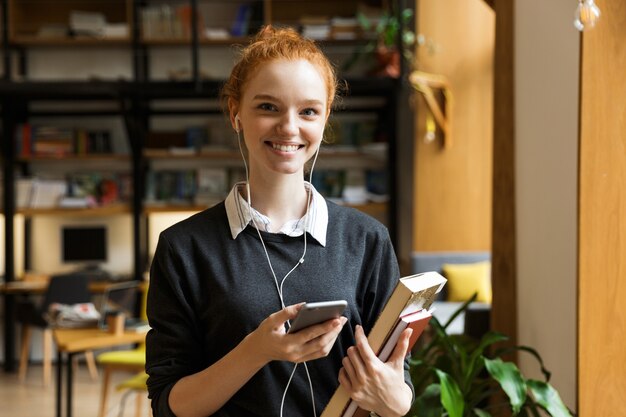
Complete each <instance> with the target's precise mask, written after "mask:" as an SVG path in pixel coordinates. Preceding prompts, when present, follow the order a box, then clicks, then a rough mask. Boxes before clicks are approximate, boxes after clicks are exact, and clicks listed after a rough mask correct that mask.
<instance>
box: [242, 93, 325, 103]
mask: <svg viewBox="0 0 626 417" xmlns="http://www.w3.org/2000/svg"><path fill="white" fill-rule="evenodd" d="M252 100H270V101H281V100H280V99H278V98H276V97H274V96H272V95H270V94H257V95H255V96H254V97H252ZM304 103H305V104H307V105H312V104H317V105H324V102H322V101H321V100H317V99H310V100H304Z"/></svg>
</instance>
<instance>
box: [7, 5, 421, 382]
mask: <svg viewBox="0 0 626 417" xmlns="http://www.w3.org/2000/svg"><path fill="white" fill-rule="evenodd" d="M394 1H397V2H398V4H400V3H404V2H403V1H401V0H394ZM45 2H48V3H49V4H47V6H46V7H41V4H42V0H0V6H1V7H0V15H1V16H2V21H1V22H0V28H4V29H6V30H3V31H2V32H1V33H0V35H1V36H2V51H1V54H0V56H2V57H3V60H2V62H3V68H2V69H3V70H2V72H1V73H2V74H3V78H2V79H1V80H0V112H1V117H2V127H1V129H2V130H1V134H2V137H1V138H2V141H1V143H2V148H1V150H2V188H3V193H2V195H3V197H2V200H3V204H2V207H3V208H2V210H3V213H4V215H5V231H7V232H6V233H5V236H4V239H5V253H4V259H5V280H6V281H13V280H15V279H17V278H18V277H16V276H15V265H14V261H13V259H14V250H13V248H12V244H8V243H9V242H13V238H14V236H13V226H14V217H15V216H16V215H18V214H19V215H23V216H25V218H26V219H27V220H26V223H27V224H28V222H29V220H28V219H34V218H37V217H38V216H71V217H77V218H85V219H88V218H100V217H102V218H104V217H108V216H120V215H124V216H130V217H131V219H132V221H131V224H132V226H131V227H132V233H131V234H132V241H133V243H132V252H133V254H132V274H133V275H134V276H142V275H143V273H144V271H145V268H146V267H147V264H148V261H149V250H148V246H149V245H148V229H149V217H150V216H151V215H153V214H166V213H187V212H194V211H200V210H202V209H204V208H205V207H206V206H207V205H206V204H198V203H197V202H195V201H194V200H193V199H190V200H189V201H186V202H184V203H181V202H180V201H178V202H176V203H172V202H169V201H159V202H156V203H155V204H153V202H150V201H149V199H148V198H147V190H146V188H147V186H148V185H149V184H147V181H148V179H149V176H150V175H151V172H154V171H158V170H174V171H175V170H181V169H187V167H192V169H199V168H200V167H214V168H219V169H226V170H236V169H240V168H242V165H241V162H240V155H239V152H238V150H236V149H233V148H231V149H229V148H217V147H214V148H211V147H210V146H209V147H206V148H202V149H200V150H197V151H196V150H193V151H189V150H188V149H186V150H182V151H181V152H179V153H176V151H174V152H172V151H171V150H170V149H169V148H168V147H165V148H158V147H157V148H153V147H151V146H149V145H150V140H151V134H152V133H154V132H157V133H158V132H160V131H162V130H163V129H162V126H167V125H170V124H172V123H174V124H176V123H178V127H177V128H176V129H178V130H177V132H176V133H178V134H179V135H180V134H184V132H185V126H197V122H196V121H195V120H198V119H199V118H202V119H205V120H210V121H211V123H212V124H213V125H216V124H217V123H220V122H218V120H219V121H221V122H222V123H224V116H223V115H222V114H221V109H220V108H219V103H218V102H217V97H218V93H219V89H220V86H221V83H222V80H223V79H224V77H225V73H224V72H223V71H222V72H220V71H216V73H214V74H209V76H205V75H204V72H205V71H206V70H207V69H208V70H210V69H212V68H213V66H219V65H222V66H224V68H221V69H222V70H223V69H226V70H228V68H227V67H228V63H229V62H232V60H231V59H230V58H232V56H233V51H234V49H235V48H236V47H237V45H241V44H245V43H246V42H247V40H248V37H247V36H230V37H228V38H225V39H216V38H213V39H211V38H209V37H207V36H206V34H205V32H202V33H199V29H200V27H199V25H197V24H196V25H194V24H190V32H187V34H185V35H184V36H182V37H169V38H168V37H152V38H151V37H146V36H145V33H144V32H143V26H144V21H142V13H143V12H144V9H145V8H146V7H147V6H149V5H151V4H162V2H156V1H151V0H147V1H141V2H140V1H139V0H113V1H109V2H104V1H97V2H94V1H88V0H55V1H54V2H53V1H52V0H45V1H44V3H45ZM171 3H172V5H189V6H190V7H191V9H190V11H191V13H193V11H194V10H195V12H196V13H198V14H199V15H200V16H202V17H203V19H204V20H203V22H204V24H203V26H204V29H207V28H210V27H212V28H222V29H226V30H228V29H231V27H232V24H233V19H234V17H235V16H236V14H237V12H238V10H239V8H240V7H241V5H242V4H249V5H250V6H254V7H256V8H257V9H258V10H260V11H261V17H262V19H261V23H273V24H283V25H285V24H287V25H301V23H302V21H303V17H305V16H306V15H309V13H308V10H309V9H311V5H313V4H314V5H315V8H314V10H315V11H316V15H318V16H319V15H325V16H337V17H342V18H348V17H351V16H352V17H354V15H355V13H356V10H357V8H358V4H359V2H358V1H356V0H348V1H346V2H336V1H326V0H322V1H319V0H318V1H315V2H313V1H291V0H289V1H287V0H280V1H277V0H263V1H251V0H240V1H227V0H222V1H220V0H217V1H215V0H211V1H203V2H198V1H197V0H190V1H189V2H188V3H186V2H174V1H172V2H171ZM369 3H371V2H369ZM37 5H39V6H40V7H35V6H37ZM83 6H84V7H83ZM35 9H38V10H35ZM218 9H219V10H218ZM72 10H81V11H85V12H93V13H99V14H101V15H103V16H104V17H105V20H106V22H107V23H112V24H114V25H118V28H117V30H118V32H116V33H118V35H119V30H121V29H120V28H119V25H126V28H127V32H128V33H127V35H124V36H108V37H89V36H85V35H83V36H69V35H65V36H51V35H49V34H48V35H46V36H41V35H40V29H41V27H42V25H55V24H56V25H61V24H67V23H68V22H69V20H68V19H69V16H70V13H71V11H72ZM3 11H5V13H2V12H3ZM218 11H219V12H218ZM48 12H49V13H48ZM191 22H193V20H192V21H191ZM194 34H195V35H194ZM365 40H366V36H364V35H363V34H357V35H355V36H354V37H347V38H344V39H335V38H333V37H329V38H326V39H323V40H321V41H320V42H321V45H322V48H323V49H325V50H326V51H327V52H329V56H331V58H333V57H335V56H339V55H341V54H343V55H346V54H347V53H349V52H350V51H352V50H353V48H354V47H355V46H356V45H359V44H362V43H363V42H365ZM94 51H95V52H94ZM100 51H101V52H102V53H103V54H110V55H106V56H107V57H109V56H112V57H119V61H120V62H123V63H124V64H125V65H127V67H128V68H125V69H124V71H123V74H125V75H124V76H118V75H116V74H115V73H113V74H112V75H107V76H101V75H97V76H92V75H91V74H89V73H86V72H81V73H78V72H75V73H74V72H72V71H70V70H73V69H74V67H88V64H89V62H84V63H82V62H81V60H80V57H81V56H82V54H88V53H90V54H94V53H99V52H100ZM38 54H41V55H43V56H44V57H46V58H50V59H51V60H52V59H53V58H55V57H57V56H58V57H60V58H59V59H60V60H68V57H77V58H76V60H75V61H71V62H73V63H74V64H75V65H74V64H72V63H71V62H70V63H65V62H61V63H60V66H61V67H62V68H63V71H60V70H59V71H58V72H59V73H62V74H63V77H62V78H55V79H50V78H49V77H47V75H46V74H44V73H42V71H45V66H44V69H43V70H42V67H41V64H40V62H42V61H43V60H42V58H40V57H38ZM168 54H172V55H168ZM90 56H93V55H90ZM172 56H174V57H176V58H178V57H182V61H181V65H183V64H184V65H185V67H186V68H187V70H188V71H187V73H186V74H185V75H184V76H181V77H174V78H171V77H168V76H164V75H163V74H166V71H163V70H159V65H161V64H162V63H163V62H165V63H167V62H168V61H176V59H172V58H171V57H172ZM216 56H217V57H218V58H215V57H216ZM107 60H108V58H107ZM217 61H219V62H217ZM225 63H226V64H225ZM218 64H219V65H218ZM54 65H55V64H54V63H53V62H51V63H50V67H54ZM107 68H108V67H107ZM107 68H104V69H103V70H102V71H103V72H104V71H105V70H107ZM42 74H43V75H42ZM66 74H67V77H66ZM75 74H77V75H75ZM74 75H75V76H74ZM341 75H342V76H345V79H346V81H347V84H348V86H349V89H348V92H347V94H346V97H344V98H343V100H341V103H340V106H339V107H338V108H337V109H336V110H335V111H334V114H335V116H336V118H337V120H338V121H340V122H342V121H343V124H344V125H345V124H349V123H354V120H359V118H361V119H363V120H369V121H372V120H373V121H374V123H375V125H376V126H377V127H376V129H377V130H378V131H377V133H376V134H378V135H383V136H385V137H384V138H378V139H375V140H374V141H380V142H384V143H386V145H385V146H384V147H382V148H377V147H376V146H370V147H369V148H368V146H360V145H358V146H353V145H354V144H351V145H350V146H349V147H344V146H342V145H340V144H338V143H331V144H327V145H324V147H323V150H322V151H321V153H320V158H319V160H318V163H317V165H316V173H318V172H320V173H321V172H323V171H325V170H326V171H333V170H343V169H350V170H355V171H359V170H360V171H364V170H378V171H385V172H387V177H386V178H385V179H384V180H382V181H383V182H384V183H385V184H386V186H387V191H386V192H387V193H388V195H389V198H388V200H387V201H382V202H379V201H362V202H359V203H355V202H343V204H347V205H349V206H352V207H355V208H357V209H359V210H362V211H364V212H365V213H368V214H370V215H372V216H374V217H376V218H377V219H379V220H381V221H383V222H384V223H386V224H387V225H388V227H389V228H390V234H391V236H392V239H393V240H394V243H396V242H398V241H401V240H402V239H403V237H402V235H405V236H406V235H410V234H411V233H412V231H411V227H409V226H407V224H410V221H408V220H407V219H408V218H409V216H410V202H409V204H408V208H407V201H410V199H411V195H412V194H411V193H412V186H411V185H410V184H409V182H410V181H411V180H409V179H407V177H408V176H409V175H408V173H412V167H407V166H397V164H396V161H397V160H399V159H401V157H406V155H410V154H412V144H411V143H409V141H412V133H411V130H410V128H406V129H405V128H404V127H403V128H402V129H399V128H398V124H399V123H402V124H403V126H410V127H411V128H412V121H411V120H412V119H411V117H412V116H411V115H410V114H409V113H412V112H411V110H410V107H409V105H408V93H407V91H409V88H408V86H407V85H406V84H405V83H404V80H403V79H398V80H396V79H387V78H367V77H365V76H363V74H362V73H356V74H341ZM64 118H65V119H67V118H69V119H71V120H73V121H74V125H75V126H79V127H80V126H81V125H82V124H83V121H86V120H90V119H98V120H107V123H114V124H117V125H119V126H121V128H118V130H120V129H121V137H122V139H121V140H117V141H116V143H118V145H119V146H118V147H122V148H123V150H122V151H121V152H118V151H114V152H112V153H108V154H89V153H86V154H80V155H79V154H76V153H75V152H69V153H65V154H62V155H56V156H50V155H48V156H42V155H37V154H34V153H32V152H31V154H27V155H24V154H22V153H21V152H20V148H19V146H18V143H16V140H15V131H16V129H18V127H19V126H21V125H23V124H24V123H31V124H36V123H37V121H38V120H45V121H46V123H49V124H53V125H54V124H57V123H60V122H56V120H62V119H64ZM355 118H356V119H355ZM174 120H178V121H177V122H174ZM181 120H182V122H181ZM185 120H188V121H185ZM345 120H348V122H346V121H345ZM339 124H340V125H341V123H339ZM181 126H182V127H181ZM84 127H85V128H88V126H84ZM218 130H219V129H218ZM337 130H339V128H337ZM224 132H225V133H223V136H224V135H232V131H230V130H228V129H225V130H224ZM230 139H232V140H233V144H234V138H232V137H231V138H230ZM120 144H121V145H120ZM186 147H187V146H186V145H183V146H182V148H186ZM179 151H180V150H179ZM89 169H92V170H95V171H107V170H113V172H115V173H120V172H124V173H126V174H127V175H128V176H129V178H130V182H131V184H132V189H133V193H132V196H130V197H129V198H128V200H127V201H117V202H115V203H113V204H107V205H96V206H93V207H88V208H60V207H46V208H36V207H18V206H17V204H16V197H17V195H16V194H17V190H16V184H17V182H18V179H19V178H21V177H23V176H26V175H31V174H33V173H43V172H55V173H59V172H72V171H86V170H89ZM403 172H404V173H406V175H404V174H402V173H403ZM314 177H315V176H314ZM227 188H229V187H227ZM215 198H217V197H215ZM27 228H28V227H27ZM403 250H404V251H406V252H407V253H408V251H410V248H405V249H403ZM27 256H28V254H27ZM4 321H5V346H4V350H5V359H6V360H5V369H6V370H13V369H14V357H15V350H14V346H13V344H14V337H13V335H14V333H15V327H14V324H13V322H12V306H11V301H10V299H9V298H7V303H6V304H5V318H4Z"/></svg>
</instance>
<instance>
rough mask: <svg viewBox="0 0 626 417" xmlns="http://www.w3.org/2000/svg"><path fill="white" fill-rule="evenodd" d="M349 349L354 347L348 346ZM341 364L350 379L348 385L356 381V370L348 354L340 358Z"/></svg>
mask: <svg viewBox="0 0 626 417" xmlns="http://www.w3.org/2000/svg"><path fill="white" fill-rule="evenodd" d="M350 349H354V348H350ZM350 349H348V350H350ZM341 364H342V365H343V370H344V372H345V373H346V376H347V377H348V379H349V380H350V385H352V384H353V383H354V382H357V371H356V369H355V368H354V364H353V362H352V359H351V358H350V356H346V357H344V358H343V359H342V360H341Z"/></svg>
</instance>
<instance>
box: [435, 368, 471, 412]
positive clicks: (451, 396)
mask: <svg viewBox="0 0 626 417" xmlns="http://www.w3.org/2000/svg"><path fill="white" fill-rule="evenodd" d="M435 371H436V372H437V376H438V377H439V383H440V384H441V404H443V408H445V409H446V411H447V412H448V415H449V417H463V411H464V408H465V403H464V402H463V394H461V389H460V388H459V386H458V385H457V383H456V382H455V381H454V379H452V377H451V376H450V375H448V374H447V373H445V372H443V371H440V370H439V369H436V370H435Z"/></svg>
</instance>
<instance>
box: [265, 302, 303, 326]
mask: <svg viewBox="0 0 626 417" xmlns="http://www.w3.org/2000/svg"><path fill="white" fill-rule="evenodd" d="M303 305H304V303H299V304H292V305H290V306H287V307H285V308H283V309H282V310H278V311H277V312H275V313H273V314H272V315H270V319H271V320H272V323H274V325H281V324H284V323H285V322H286V321H287V320H292V319H293V318H295V317H296V316H297V315H298V311H300V309H301V308H302V306H303Z"/></svg>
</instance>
